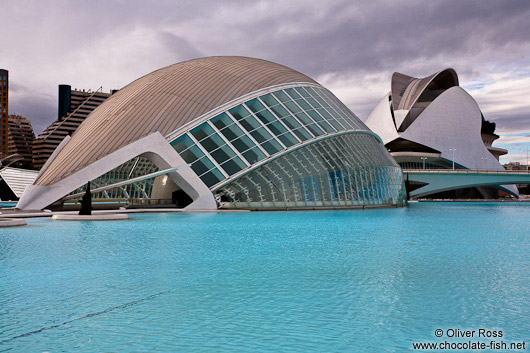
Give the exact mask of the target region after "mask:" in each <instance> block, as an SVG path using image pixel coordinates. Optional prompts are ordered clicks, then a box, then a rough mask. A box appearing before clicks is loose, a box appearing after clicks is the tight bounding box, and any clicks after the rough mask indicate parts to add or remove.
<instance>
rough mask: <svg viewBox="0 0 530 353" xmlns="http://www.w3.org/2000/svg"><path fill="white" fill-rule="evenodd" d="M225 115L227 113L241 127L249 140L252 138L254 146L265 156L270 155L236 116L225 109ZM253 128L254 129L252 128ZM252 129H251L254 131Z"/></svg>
mask: <svg viewBox="0 0 530 353" xmlns="http://www.w3.org/2000/svg"><path fill="white" fill-rule="evenodd" d="M225 113H226V115H228V116H229V117H230V119H232V121H234V123H235V124H236V125H237V126H238V127H239V128H240V129H241V131H243V133H244V134H245V136H247V137H248V138H249V139H250V140H252V142H254V143H255V144H256V146H257V147H258V148H259V149H260V151H261V152H263V153H264V154H265V156H267V157H270V154H269V153H268V152H267V151H265V149H264V148H263V146H261V144H259V143H258V141H256V139H255V138H254V137H253V136H252V135H251V134H250V132H249V131H247V130H246V129H245V128H244V127H243V126H242V125H241V124H240V123H239V121H237V119H236V118H234V117H233V116H232V114H230V112H229V111H226V112H225ZM254 130H255V129H254ZM254 130H252V131H254Z"/></svg>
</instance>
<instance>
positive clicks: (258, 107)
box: [245, 98, 265, 113]
mask: <svg viewBox="0 0 530 353" xmlns="http://www.w3.org/2000/svg"><path fill="white" fill-rule="evenodd" d="M245 104H246V106H247V107H249V108H250V110H252V111H253V112H254V113H257V112H259V111H262V110H263V109H265V107H264V106H263V104H261V102H260V101H259V100H258V99H257V98H254V99H251V100H249V101H248V102H246V103H245Z"/></svg>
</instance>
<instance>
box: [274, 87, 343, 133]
mask: <svg viewBox="0 0 530 353" xmlns="http://www.w3.org/2000/svg"><path fill="white" fill-rule="evenodd" d="M283 93H285V94H286V95H287V97H289V98H291V101H292V102H293V103H294V104H296V106H297V107H298V108H300V110H301V111H303V112H304V113H305V112H306V111H305V110H304V108H302V107H301V106H300V104H298V102H297V101H296V100H295V99H294V98H293V97H291V96H290V95H289V93H287V92H286V91H283ZM300 97H301V98H302V99H303V100H304V101H305V102H306V103H307V104H308V105H309V106H310V107H313V106H312V105H311V104H309V102H308V101H306V100H305V98H304V97H303V96H302V95H300ZM313 110H314V111H315V112H316V113H317V114H318V115H320V117H321V118H322V120H324V121H325V122H326V123H328V120H327V119H326V118H324V117H323V116H322V114H320V113H319V112H318V110H317V109H316V108H315V107H313ZM306 115H307V116H308V117H309V119H311V120H312V121H313V122H314V123H315V124H316V126H318V127H320V128H321V129H322V131H323V132H324V134H325V135H328V134H329V132H327V131H326V129H325V128H324V127H323V126H320V124H319V123H318V121H316V120H315V119H313V117H312V116H311V114H307V113H306ZM328 125H329V126H331V128H332V129H333V130H335V132H336V131H337V129H335V127H334V126H333V125H332V124H330V123H328Z"/></svg>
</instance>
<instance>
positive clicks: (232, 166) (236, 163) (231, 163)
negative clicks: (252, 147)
mask: <svg viewBox="0 0 530 353" xmlns="http://www.w3.org/2000/svg"><path fill="white" fill-rule="evenodd" d="M246 167H247V165H246V164H245V162H243V161H242V160H241V158H239V157H234V158H232V159H230V160H228V161H226V162H224V163H223V164H221V168H223V169H224V171H225V172H226V173H227V174H228V175H232V174H235V173H237V172H239V171H241V170H243V169H245V168H246Z"/></svg>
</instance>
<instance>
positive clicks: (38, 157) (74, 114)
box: [33, 85, 111, 169]
mask: <svg viewBox="0 0 530 353" xmlns="http://www.w3.org/2000/svg"><path fill="white" fill-rule="evenodd" d="M110 95H111V93H103V92H102V91H101V88H100V89H98V90H97V91H91V90H88V91H85V90H77V89H75V90H72V88H71V86H69V85H59V111H58V117H57V120H55V121H54V122H53V123H52V124H51V125H50V126H48V127H47V128H46V130H44V131H43V132H42V133H41V134H40V135H39V136H38V137H37V138H36V139H35V142H34V143H33V163H34V167H35V168H37V169H40V168H42V166H43V165H44V163H46V160H48V158H49V157H50V156H51V155H52V153H53V151H54V150H55V149H56V148H57V146H58V145H59V144H60V143H61V141H62V140H63V139H64V138H65V137H66V136H67V135H72V134H73V133H74V131H75V130H76V129H77V128H78V127H79V125H81V123H82V122H83V121H84V120H85V119H86V117H87V116H88V114H90V112H92V111H93V110H94V109H96V108H97V107H98V106H99V105H100V104H101V103H103V102H104V101H105V100H106V99H107V98H108V97H109V96H110Z"/></svg>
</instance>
